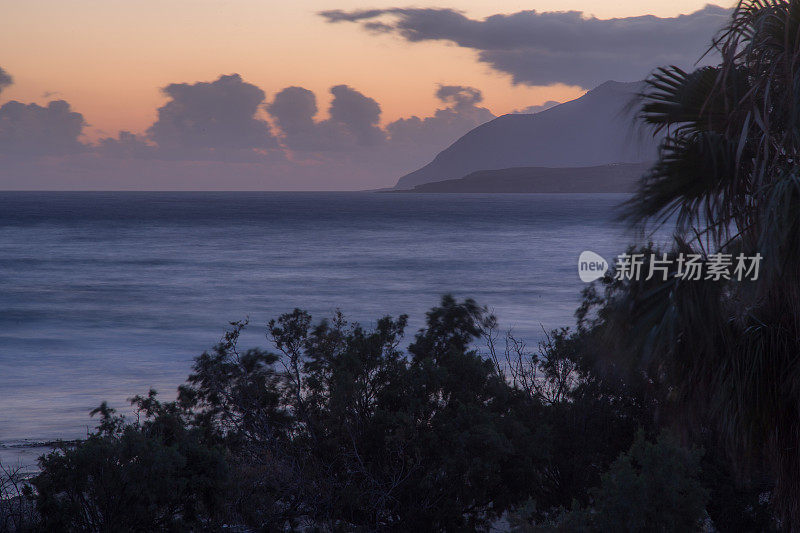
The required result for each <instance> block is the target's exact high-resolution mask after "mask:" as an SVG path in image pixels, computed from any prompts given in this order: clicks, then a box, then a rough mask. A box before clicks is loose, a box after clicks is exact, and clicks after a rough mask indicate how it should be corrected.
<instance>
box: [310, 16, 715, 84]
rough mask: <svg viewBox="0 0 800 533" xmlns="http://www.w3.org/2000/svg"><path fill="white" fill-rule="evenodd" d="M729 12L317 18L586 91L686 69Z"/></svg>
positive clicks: (529, 80)
mask: <svg viewBox="0 0 800 533" xmlns="http://www.w3.org/2000/svg"><path fill="white" fill-rule="evenodd" d="M730 12H731V11H730V10H729V9H726V8H723V7H719V6H714V5H710V4H709V5H706V6H705V7H704V8H703V9H701V10H699V11H696V12H694V13H691V14H688V15H679V16H677V17H666V18H662V17H656V16H653V15H643V16H637V17H625V18H615V19H598V18H595V17H585V16H584V14H583V13H581V12H578V11H567V12H543V13H539V12H537V11H533V10H531V11H520V12H517V13H513V14H508V15H493V16H490V17H487V18H485V19H482V20H476V19H471V18H469V17H467V16H466V15H464V14H463V13H461V12H459V11H456V10H453V9H434V8H391V9H370V10H357V11H343V10H338V9H337V10H329V11H322V12H320V13H319V15H320V16H321V17H323V18H324V19H326V20H327V21H328V22H330V23H343V22H351V23H358V24H361V26H362V27H363V28H364V29H365V30H367V31H370V32H373V33H388V34H395V35H399V36H400V37H401V38H403V39H405V40H406V41H409V42H422V41H447V42H451V43H454V44H456V45H458V46H460V47H463V48H469V49H472V50H475V51H476V52H477V53H478V60H479V61H481V62H483V63H486V64H488V65H489V66H490V67H491V68H493V69H494V70H495V71H497V72H500V73H503V74H507V75H509V76H511V78H512V81H513V83H515V84H526V85H537V86H538V85H552V84H555V83H564V84H568V85H578V86H580V87H583V88H585V89H588V88H591V87H594V86H596V85H598V84H600V83H602V82H604V81H607V80H617V81H638V80H641V79H644V78H645V77H646V76H647V75H648V74H649V73H650V71H651V70H652V69H653V68H655V67H657V66H661V65H669V64H675V65H679V66H683V67H690V66H692V65H693V64H694V63H695V62H696V61H697V60H699V59H700V57H701V56H702V55H703V54H704V53H705V52H706V51H707V50H708V48H709V46H710V45H711V37H710V36H712V35H714V34H715V32H717V31H718V30H719V29H720V28H721V27H722V25H723V24H724V23H725V22H726V21H727V19H728V17H729V16H730Z"/></svg>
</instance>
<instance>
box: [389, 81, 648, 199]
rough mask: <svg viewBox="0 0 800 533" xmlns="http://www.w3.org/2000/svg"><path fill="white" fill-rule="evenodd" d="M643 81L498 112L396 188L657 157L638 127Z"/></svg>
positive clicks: (612, 84) (608, 85)
mask: <svg viewBox="0 0 800 533" xmlns="http://www.w3.org/2000/svg"><path fill="white" fill-rule="evenodd" d="M641 89H642V82H633V83H622V82H616V81H608V82H605V83H603V84H602V85H599V86H598V87H596V88H594V89H592V90H591V91H589V92H587V93H586V94H584V95H583V96H581V97H580V98H577V99H575V100H571V101H569V102H565V103H563V104H560V105H557V106H555V107H552V108H550V109H547V110H545V111H542V112H540V113H535V114H511V115H503V116H501V117H498V118H496V119H494V120H492V121H490V122H487V123H485V124H482V125H480V126H478V127H477V128H475V129H473V130H472V131H470V132H468V133H467V134H466V135H464V136H462V137H461V138H460V139H458V140H457V141H456V142H454V143H453V144H452V145H450V146H449V147H448V148H447V149H445V150H443V151H442V152H440V153H439V154H438V155H437V156H436V158H435V159H434V160H433V161H432V162H430V163H429V164H427V165H425V166H424V167H422V168H420V169H419V170H416V171H414V172H412V173H410V174H407V175H405V176H403V177H402V178H400V180H399V181H398V182H397V188H402V189H408V188H411V187H414V186H415V185H419V184H422V183H430V182H434V181H443V180H450V179H459V178H462V177H464V176H466V175H468V174H470V173H472V172H475V171H479V170H496V169H505V168H510V167H550V168H558V167H589V166H599V165H608V164H612V163H642V162H647V161H653V160H655V159H656V153H657V152H656V150H657V146H658V140H657V139H654V138H653V137H652V135H650V134H649V133H647V132H645V131H643V130H641V129H640V128H637V126H636V122H635V120H634V117H635V97H636V94H637V93H639V92H640V91H641Z"/></svg>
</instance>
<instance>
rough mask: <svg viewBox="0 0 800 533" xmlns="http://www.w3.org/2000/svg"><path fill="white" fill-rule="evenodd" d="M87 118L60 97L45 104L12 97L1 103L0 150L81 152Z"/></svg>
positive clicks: (15, 154)
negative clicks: (27, 102)
mask: <svg viewBox="0 0 800 533" xmlns="http://www.w3.org/2000/svg"><path fill="white" fill-rule="evenodd" d="M85 125H86V122H85V121H84V120H83V115H81V114H80V113H76V112H74V111H72V109H71V108H70V105H69V104H68V103H67V102H65V101H63V100H55V101H52V102H50V103H49V104H48V105H47V106H46V107H42V106H40V105H37V104H23V103H21V102H17V101H11V102H7V103H6V104H4V105H3V106H2V107H0V154H3V155H6V156H13V157H15V158H20V157H26V156H27V157H36V156H50V155H67V154H74V153H78V152H82V151H84V150H85V149H86V146H85V145H84V144H82V143H81V142H80V141H79V140H78V138H79V137H80V135H81V133H82V132H83V128H84V126H85Z"/></svg>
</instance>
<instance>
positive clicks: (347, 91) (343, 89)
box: [330, 85, 384, 146]
mask: <svg viewBox="0 0 800 533" xmlns="http://www.w3.org/2000/svg"><path fill="white" fill-rule="evenodd" d="M331 94H332V95H333V102H331V108H330V114H331V118H330V120H331V121H332V122H335V123H339V124H342V125H344V126H345V127H346V128H347V130H348V131H349V132H350V133H351V134H352V135H354V136H355V139H356V142H357V143H358V144H359V145H361V146H375V145H377V144H380V143H381V142H383V140H384V134H383V130H381V128H380V126H378V122H380V119H381V106H380V105H378V102H376V101H375V100H373V99H372V98H369V97H367V96H364V95H363V94H361V93H360V92H358V91H356V90H355V89H352V88H350V87H348V86H347V85H337V86H336V87H332V88H331Z"/></svg>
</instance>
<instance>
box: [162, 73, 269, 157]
mask: <svg viewBox="0 0 800 533" xmlns="http://www.w3.org/2000/svg"><path fill="white" fill-rule="evenodd" d="M163 92H164V94H165V95H167V96H168V97H169V98H170V100H169V101H168V102H167V103H166V104H164V105H163V106H162V107H160V108H159V109H158V119H157V120H156V122H155V123H153V125H152V126H150V128H149V129H148V130H147V135H148V138H149V139H151V140H152V141H154V142H155V143H156V144H157V145H158V151H159V155H160V156H161V157H176V158H191V159H231V158H233V159H237V158H245V159H247V158H252V157H257V156H258V155H259V153H260V152H262V151H264V150H269V149H272V148H277V147H278V144H277V142H276V140H275V137H274V136H273V135H272V133H271V131H270V127H269V124H268V123H267V122H266V121H265V120H262V119H260V118H258V116H257V113H258V110H259V108H260V106H261V104H262V103H263V102H264V98H265V95H264V91H262V90H261V89H259V88H258V87H256V86H255V85H252V84H249V83H246V82H244V81H242V78H241V77H240V76H239V75H238V74H232V75H229V76H220V77H219V79H217V80H216V81H214V82H210V83H209V82H198V83H193V84H188V83H173V84H171V85H168V86H167V87H165V88H164V89H163Z"/></svg>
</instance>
